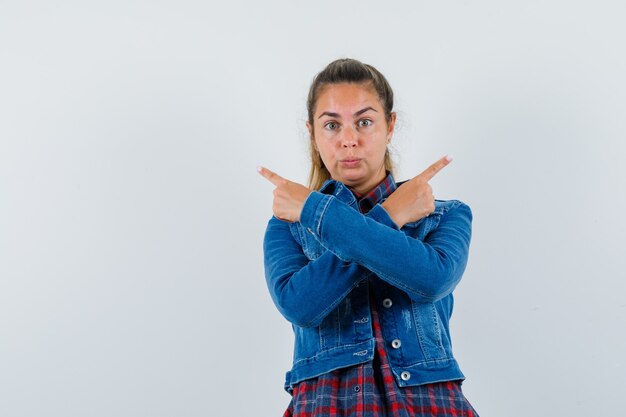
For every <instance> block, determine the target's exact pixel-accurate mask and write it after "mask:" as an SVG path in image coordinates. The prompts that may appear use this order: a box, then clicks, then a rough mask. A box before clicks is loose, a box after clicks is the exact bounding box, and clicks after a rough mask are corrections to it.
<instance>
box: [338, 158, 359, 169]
mask: <svg viewBox="0 0 626 417" xmlns="http://www.w3.org/2000/svg"><path fill="white" fill-rule="evenodd" d="M339 162H340V163H341V165H343V166H344V167H346V168H354V167H356V166H358V165H359V163H361V159H360V158H346V159H342V160H340V161H339Z"/></svg>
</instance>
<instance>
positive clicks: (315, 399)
mask: <svg viewBox="0 0 626 417" xmlns="http://www.w3.org/2000/svg"><path fill="white" fill-rule="evenodd" d="M396 188H397V187H396V183H395V181H394V179H393V176H392V175H391V174H388V175H387V177H386V178H385V179H384V180H383V181H382V182H381V183H380V184H379V185H378V186H377V187H376V188H374V189H373V190H372V191H370V192H369V193H368V194H366V195H364V196H358V195H357V196H356V197H357V201H358V206H359V210H360V211H361V212H362V213H367V212H368V211H369V210H371V209H372V208H373V207H374V206H375V205H376V204H378V203H379V202H380V201H381V200H383V199H384V198H386V197H388V196H389V195H390V194H391V193H393V192H394V191H395V190H396ZM370 294H371V292H370ZM371 301H372V302H371V303H370V305H371V309H372V311H371V313H372V328H373V330H374V336H375V338H376V352H375V355H374V360H373V361H370V362H366V363H363V364H359V365H354V366H351V367H348V368H343V369H337V370H335V371H332V372H329V373H326V374H324V375H321V376H319V377H316V378H311V379H308V380H305V381H302V382H300V383H299V384H296V385H295V386H294V387H293V392H292V399H291V402H290V404H289V407H288V408H287V410H286V411H285V413H284V416H283V417H348V416H351V417H352V416H354V417H380V416H390V417H415V416H439V417H453V416H454V417H478V414H477V413H476V411H475V410H474V408H473V407H472V406H471V405H470V403H469V402H468V401H467V399H466V398H465V397H464V395H463V392H462V391H461V383H460V382H459V381H446V382H439V383H433V384H426V385H419V386H409V387H402V388H401V387H398V386H397V385H396V382H395V379H394V376H393V374H392V372H391V367H390V365H389V360H388V357H387V352H386V350H385V349H386V348H385V345H386V343H385V341H384V340H383V336H382V330H381V327H380V326H381V324H380V320H379V318H378V311H377V309H376V304H375V303H374V302H373V299H372V300H371Z"/></svg>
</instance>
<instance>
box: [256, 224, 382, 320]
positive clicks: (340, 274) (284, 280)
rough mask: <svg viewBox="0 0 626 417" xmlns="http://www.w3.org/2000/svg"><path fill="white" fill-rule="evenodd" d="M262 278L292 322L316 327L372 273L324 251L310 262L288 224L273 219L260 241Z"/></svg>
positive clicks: (273, 298)
mask: <svg viewBox="0 0 626 417" xmlns="http://www.w3.org/2000/svg"><path fill="white" fill-rule="evenodd" d="M263 251H264V261H265V277H266V280H267V285H268V288H269V291H270V294H271V296H272V300H273V301H274V304H275V305H276V307H277V308H278V310H279V311H280V313H281V314H282V315H283V316H284V317H285V318H286V319H287V320H289V321H290V322H291V323H293V324H296V325H298V326H300V327H311V326H317V325H319V324H320V323H321V322H322V320H323V319H324V317H326V316H327V315H328V314H329V313H330V312H331V311H332V310H333V309H335V308H336V307H337V305H338V304H339V303H340V302H341V301H342V300H343V299H344V298H345V297H346V296H347V295H348V294H349V293H350V291H352V289H353V288H354V287H355V286H357V285H358V284H359V283H360V282H362V281H364V280H366V279H367V278H368V277H369V276H370V275H371V274H372V272H371V271H369V270H368V269H366V268H365V267H363V266H361V265H358V264H357V263H355V262H345V261H342V260H340V259H339V258H338V257H337V256H336V255H335V254H334V253H332V252H331V251H325V253H324V254H323V255H321V256H320V257H319V258H317V259H315V260H309V258H307V256H306V255H305V254H304V252H303V251H302V247H301V246H300V244H299V243H298V242H297V241H296V240H295V239H294V237H293V236H292V234H291V231H290V229H289V223H287V222H285V221H282V220H279V219H277V218H276V217H273V218H272V219H271V220H270V221H269V223H268V226H267V229H266V232H265V239H264V242H263Z"/></svg>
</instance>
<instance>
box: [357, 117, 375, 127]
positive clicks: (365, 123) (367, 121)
mask: <svg viewBox="0 0 626 417" xmlns="http://www.w3.org/2000/svg"><path fill="white" fill-rule="evenodd" d="M371 124H372V121H371V120H370V119H362V120H359V121H358V122H357V125H358V126H359V127H367V126H370V125H371Z"/></svg>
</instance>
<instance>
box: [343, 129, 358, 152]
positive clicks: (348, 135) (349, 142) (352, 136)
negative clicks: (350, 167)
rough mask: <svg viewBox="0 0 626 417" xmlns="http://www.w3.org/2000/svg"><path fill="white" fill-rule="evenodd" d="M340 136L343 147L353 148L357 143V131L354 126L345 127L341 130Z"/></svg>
mask: <svg viewBox="0 0 626 417" xmlns="http://www.w3.org/2000/svg"><path fill="white" fill-rule="evenodd" d="M342 133H343V136H342V138H341V146H343V147H344V148H354V147H355V146H356V145H357V132H355V129H354V128H350V127H349V128H346V129H344V130H343V132H342Z"/></svg>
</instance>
